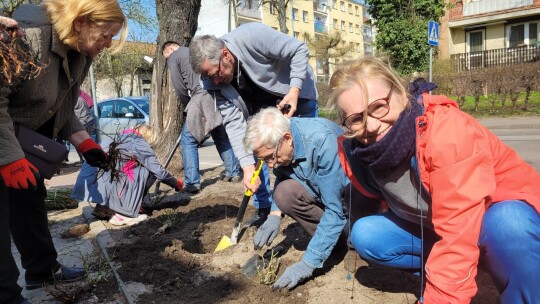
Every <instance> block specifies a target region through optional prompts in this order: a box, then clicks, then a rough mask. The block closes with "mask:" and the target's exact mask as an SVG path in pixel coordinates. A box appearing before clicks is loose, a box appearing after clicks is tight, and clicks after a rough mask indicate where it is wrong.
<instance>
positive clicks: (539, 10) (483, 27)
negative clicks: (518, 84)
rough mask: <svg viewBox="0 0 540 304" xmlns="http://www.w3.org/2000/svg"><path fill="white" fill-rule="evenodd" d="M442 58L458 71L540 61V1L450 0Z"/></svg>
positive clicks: (444, 28) (442, 33)
mask: <svg viewBox="0 0 540 304" xmlns="http://www.w3.org/2000/svg"><path fill="white" fill-rule="evenodd" d="M449 2H450V5H451V6H450V7H451V8H450V9H448V10H447V12H446V15H445V17H444V18H443V19H442V20H441V34H440V41H439V58H442V59H451V61H452V63H453V65H454V68H455V69H456V70H464V69H476V68H484V67H491V66H501V65H510V64H518V63H526V62H532V61H538V60H540V39H539V38H540V0H449Z"/></svg>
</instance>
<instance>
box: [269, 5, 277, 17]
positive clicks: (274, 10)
mask: <svg viewBox="0 0 540 304" xmlns="http://www.w3.org/2000/svg"><path fill="white" fill-rule="evenodd" d="M269 5H270V14H272V15H275V14H276V8H275V7H274V3H272V2H270V4H269Z"/></svg>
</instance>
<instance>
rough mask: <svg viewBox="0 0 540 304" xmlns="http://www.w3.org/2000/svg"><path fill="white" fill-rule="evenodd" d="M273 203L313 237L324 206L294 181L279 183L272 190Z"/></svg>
mask: <svg viewBox="0 0 540 304" xmlns="http://www.w3.org/2000/svg"><path fill="white" fill-rule="evenodd" d="M274 201H275V202H276V205H277V206H278V207H279V210H281V212H283V213H285V214H286V215H288V216H290V217H291V218H293V219H294V220H295V221H297V222H298V224H300V225H301V226H302V227H304V229H305V230H306V232H307V233H308V234H309V235H311V236H313V235H314V234H315V230H316V229H317V225H318V224H319V222H320V221H321V217H322V216H323V214H324V205H323V204H322V203H321V202H320V201H319V200H318V199H316V198H315V197H313V196H312V195H311V194H310V193H309V192H308V191H307V190H306V188H304V186H302V184H300V183H299V182H297V181H296V180H294V179H287V180H284V181H282V182H280V183H279V184H278V185H277V187H276V188H275V189H274Z"/></svg>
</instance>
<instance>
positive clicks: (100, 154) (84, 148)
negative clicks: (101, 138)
mask: <svg viewBox="0 0 540 304" xmlns="http://www.w3.org/2000/svg"><path fill="white" fill-rule="evenodd" d="M77 151H79V152H81V154H82V155H83V156H84V159H85V160H86V162H87V163H88V164H89V165H90V166H92V167H99V168H101V169H103V170H105V171H107V170H108V168H107V164H108V162H107V159H108V158H109V157H108V156H107V153H105V151H103V149H102V148H101V146H100V145H98V144H97V143H96V142H95V141H94V140H93V139H91V138H88V139H85V140H84V141H83V142H82V143H81V144H80V145H79V146H78V147H77Z"/></svg>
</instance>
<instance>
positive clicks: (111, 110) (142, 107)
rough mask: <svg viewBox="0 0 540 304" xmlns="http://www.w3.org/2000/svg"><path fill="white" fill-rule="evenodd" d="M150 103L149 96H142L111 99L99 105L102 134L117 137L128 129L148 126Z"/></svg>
mask: <svg viewBox="0 0 540 304" xmlns="http://www.w3.org/2000/svg"><path fill="white" fill-rule="evenodd" d="M148 101H149V99H148V96H140V97H118V98H111V99H107V100H104V101H102V102H100V103H98V116H99V130H100V134H101V135H106V136H115V135H116V134H119V133H120V132H122V131H124V130H126V129H129V128H132V127H135V126H139V125H142V124H148V123H149V121H150V116H149V114H148V113H149V106H148Z"/></svg>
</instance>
